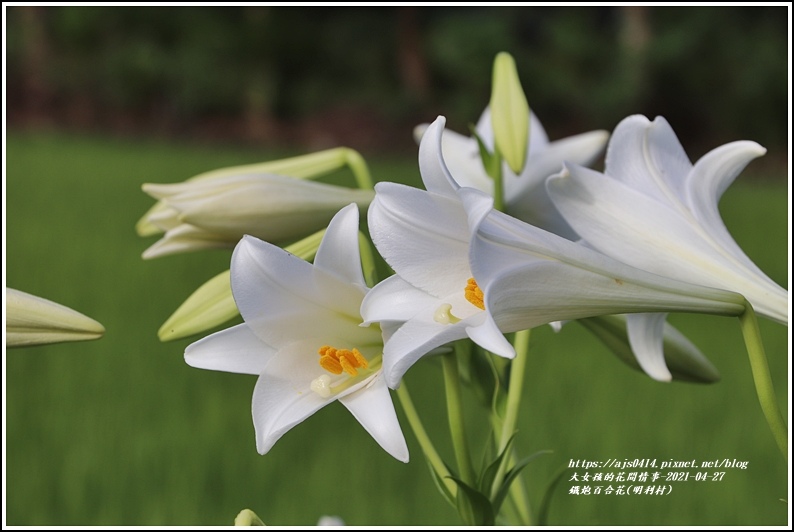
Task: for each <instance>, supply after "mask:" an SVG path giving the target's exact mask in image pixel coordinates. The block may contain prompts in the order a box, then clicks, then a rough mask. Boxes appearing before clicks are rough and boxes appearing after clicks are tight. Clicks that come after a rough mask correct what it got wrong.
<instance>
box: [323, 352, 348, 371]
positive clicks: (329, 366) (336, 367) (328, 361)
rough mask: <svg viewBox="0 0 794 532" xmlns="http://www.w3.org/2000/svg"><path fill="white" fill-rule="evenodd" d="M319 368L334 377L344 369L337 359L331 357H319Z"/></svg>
mask: <svg viewBox="0 0 794 532" xmlns="http://www.w3.org/2000/svg"><path fill="white" fill-rule="evenodd" d="M320 366H322V368H323V369H324V370H326V371H328V372H329V373H333V374H334V375H339V374H341V373H342V370H343V369H344V368H343V367H342V364H340V363H339V361H338V360H337V359H335V358H334V357H332V356H328V355H325V356H321V357H320Z"/></svg>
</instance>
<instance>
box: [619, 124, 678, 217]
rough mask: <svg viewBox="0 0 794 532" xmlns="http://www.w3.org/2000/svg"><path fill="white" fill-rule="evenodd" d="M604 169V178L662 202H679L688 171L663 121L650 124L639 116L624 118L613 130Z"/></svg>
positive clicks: (672, 136) (675, 137) (674, 136)
mask: <svg viewBox="0 0 794 532" xmlns="http://www.w3.org/2000/svg"><path fill="white" fill-rule="evenodd" d="M605 166H606V173H607V174H608V175H610V176H613V177H614V178H615V179H617V180H618V181H620V182H622V183H624V184H625V185H626V186H628V187H631V188H634V189H636V190H640V191H642V192H643V193H644V194H646V195H648V196H650V197H652V198H654V199H656V200H658V201H662V202H670V201H671V198H677V199H678V200H679V201H681V200H683V198H684V189H685V186H686V183H685V178H686V176H687V174H688V173H689V171H690V170H691V169H692V163H690V162H689V157H687V155H686V152H685V151H684V148H683V147H682V146H681V143H680V142H679V141H678V137H677V136H676V134H675V132H674V131H673V128H672V127H670V124H669V123H668V122H667V120H665V119H664V118H662V117H661V116H659V117H656V119H655V120H654V121H653V122H652V123H651V122H650V121H649V120H648V119H647V118H646V117H644V116H642V115H633V116H630V117H628V118H625V119H624V120H622V121H621V122H620V124H618V126H617V127H616V128H615V131H614V132H613V133H612V139H611V140H610V142H609V147H608V149H607V155H606V161H605Z"/></svg>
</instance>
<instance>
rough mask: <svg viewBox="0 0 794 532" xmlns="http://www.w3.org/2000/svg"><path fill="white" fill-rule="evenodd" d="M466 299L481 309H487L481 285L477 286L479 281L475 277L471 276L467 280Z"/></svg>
mask: <svg viewBox="0 0 794 532" xmlns="http://www.w3.org/2000/svg"><path fill="white" fill-rule="evenodd" d="M464 295H465V296H466V300H467V301H468V302H469V303H471V304H472V305H474V306H475V307H477V308H478V309H480V310H485V303H484V302H483V293H482V290H480V287H479V286H477V281H475V280H474V277H469V280H468V281H467V282H466V289H465V290H464Z"/></svg>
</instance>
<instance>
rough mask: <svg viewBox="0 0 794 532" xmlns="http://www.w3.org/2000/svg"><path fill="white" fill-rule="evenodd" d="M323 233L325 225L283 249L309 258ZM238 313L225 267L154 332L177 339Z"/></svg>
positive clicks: (206, 328) (306, 258)
mask: <svg viewBox="0 0 794 532" xmlns="http://www.w3.org/2000/svg"><path fill="white" fill-rule="evenodd" d="M324 234H325V229H322V230H320V231H317V232H316V233H314V234H313V235H311V236H308V237H306V238H304V239H303V240H299V241H298V242H295V243H294V244H292V245H289V246H287V247H285V248H284V249H285V250H287V251H289V252H290V253H292V254H293V255H296V256H298V257H300V258H302V259H304V260H311V259H313V258H314V255H315V253H317V248H318V247H319V246H320V242H321V241H322V239H323V235H324ZM239 314H240V313H239V311H238V310H237V305H236V304H235V303H234V297H232V287H231V275H230V272H229V270H226V271H225V272H223V273H219V274H218V275H216V276H215V277H213V278H212V279H210V280H209V281H207V282H206V283H204V284H203V285H201V286H200V287H199V288H198V289H197V290H196V291H195V292H193V293H192V294H191V295H190V297H188V298H187V299H186V300H185V302H184V303H182V304H181V305H180V306H179V308H178V309H176V312H174V313H173V314H172V315H171V317H169V318H168V319H167V320H166V321H165V323H163V325H162V327H160V330H159V331H157V336H158V338H160V341H161V342H170V341H171V340H178V339H179V338H184V337H186V336H190V335H192V334H196V333H200V332H202V331H206V330H208V329H212V328H213V327H217V326H218V325H221V324H222V323H224V322H226V321H228V320H230V319H232V318H234V317H236V316H238V315H239Z"/></svg>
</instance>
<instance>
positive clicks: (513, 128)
mask: <svg viewBox="0 0 794 532" xmlns="http://www.w3.org/2000/svg"><path fill="white" fill-rule="evenodd" d="M491 90H492V92H491V105H490V107H491V113H492V114H491V120H492V125H493V133H494V144H495V146H496V149H497V150H498V151H499V153H500V155H501V156H502V157H503V158H504V160H505V162H507V164H508V166H509V167H510V169H511V170H512V171H513V172H514V173H516V174H518V173H521V171H522V170H523V169H524V165H525V164H526V161H527V140H528V137H529V104H528V103H527V98H526V96H525V95H524V90H523V89H522V88H521V81H520V80H519V79H518V72H517V71H516V62H515V60H513V56H511V55H510V54H508V53H506V52H501V53H499V54H498V55H497V56H496V59H495V60H494V66H493V82H492V89H491Z"/></svg>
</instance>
